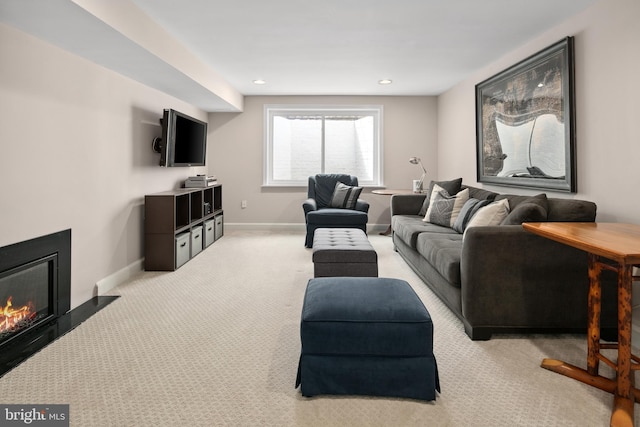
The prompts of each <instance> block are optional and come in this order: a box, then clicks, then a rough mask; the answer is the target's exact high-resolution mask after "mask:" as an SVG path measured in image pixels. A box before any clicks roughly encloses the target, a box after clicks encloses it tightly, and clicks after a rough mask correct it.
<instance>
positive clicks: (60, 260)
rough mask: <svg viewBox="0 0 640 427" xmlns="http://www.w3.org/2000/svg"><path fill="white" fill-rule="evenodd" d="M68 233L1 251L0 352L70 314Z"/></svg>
mask: <svg viewBox="0 0 640 427" xmlns="http://www.w3.org/2000/svg"><path fill="white" fill-rule="evenodd" d="M70 291H71V230H65V231H61V232H59V233H54V234H50V235H47V236H42V237H38V238H36V239H32V240H28V241H25V242H20V243H16V244H13V245H9V246H5V247H3V248H0V351H1V352H4V351H6V350H9V349H11V350H16V349H15V348H13V347H15V346H16V345H19V344H18V341H20V340H19V339H18V338H19V337H21V336H24V335H26V334H28V333H30V332H34V331H37V330H38V329H39V328H40V327H41V326H43V325H46V324H49V323H51V322H52V321H55V320H56V319H57V318H58V317H59V316H62V315H63V314H65V313H66V312H68V311H69V308H70V305H71V298H70Z"/></svg>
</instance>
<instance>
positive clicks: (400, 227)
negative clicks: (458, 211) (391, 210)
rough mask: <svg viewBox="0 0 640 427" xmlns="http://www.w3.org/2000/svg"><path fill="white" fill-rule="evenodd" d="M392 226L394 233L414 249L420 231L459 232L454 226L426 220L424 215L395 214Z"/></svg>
mask: <svg viewBox="0 0 640 427" xmlns="http://www.w3.org/2000/svg"><path fill="white" fill-rule="evenodd" d="M391 228H392V229H393V234H394V235H395V236H396V237H398V238H399V239H400V240H402V241H403V242H404V243H406V244H407V245H408V246H410V247H411V248H412V249H415V248H416V242H417V239H418V235H419V234H420V233H424V232H428V233H430V234H454V235H455V234H457V233H456V232H455V231H454V230H453V229H452V228H449V227H443V226H441V225H437V224H431V223H430V222H424V221H422V217H421V216H418V215H394V216H392V217H391Z"/></svg>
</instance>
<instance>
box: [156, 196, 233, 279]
mask: <svg viewBox="0 0 640 427" xmlns="http://www.w3.org/2000/svg"><path fill="white" fill-rule="evenodd" d="M223 224H224V222H223V211H222V185H221V184H216V185H213V186H210V187H206V188H181V189H178V190H171V191H163V192H161V193H155V194H148V195H146V196H145V198H144V241H145V249H144V251H145V262H144V264H145V270H147V271H153V270H159V271H173V270H175V269H177V268H179V267H180V266H181V265H182V264H184V262H186V261H188V260H189V259H191V258H192V257H193V256H195V255H197V254H198V253H199V252H200V251H201V250H202V249H205V248H206V247H208V246H209V245H210V244H211V243H213V242H214V241H215V240H217V239H218V238H220V237H221V236H222V235H223ZM208 233H210V234H208ZM186 234H190V237H193V239H192V240H193V241H191V239H189V244H187V245H185V244H184V242H185V239H186V236H185V235H186ZM178 241H179V243H178ZM203 242H204V243H203ZM187 247H188V248H187ZM185 251H187V252H186V253H185ZM185 260H186V261H185Z"/></svg>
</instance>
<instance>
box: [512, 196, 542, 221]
mask: <svg viewBox="0 0 640 427" xmlns="http://www.w3.org/2000/svg"><path fill="white" fill-rule="evenodd" d="M509 205H510V206H512V208H511V212H510V213H509V215H507V217H506V218H505V219H504V221H502V225H520V224H522V223H523V222H541V221H546V220H547V210H548V202H547V195H546V194H544V193H541V194H538V195H537V196H533V197H528V198H526V199H524V200H522V201H520V202H519V203H518V204H517V205H515V207H514V205H513V204H512V203H511V201H509Z"/></svg>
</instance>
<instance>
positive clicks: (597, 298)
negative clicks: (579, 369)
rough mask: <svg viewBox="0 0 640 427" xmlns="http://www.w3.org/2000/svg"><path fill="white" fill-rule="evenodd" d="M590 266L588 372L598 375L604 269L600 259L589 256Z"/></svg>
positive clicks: (592, 255)
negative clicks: (601, 279) (602, 276)
mask: <svg viewBox="0 0 640 427" xmlns="http://www.w3.org/2000/svg"><path fill="white" fill-rule="evenodd" d="M588 266H589V301H588V309H587V316H588V327H587V335H588V336H587V372H589V374H591V375H598V367H599V359H598V354H599V353H600V311H601V307H602V286H601V284H600V273H601V272H602V267H601V265H600V263H599V262H598V257H597V256H596V255H594V254H589V255H588Z"/></svg>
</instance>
